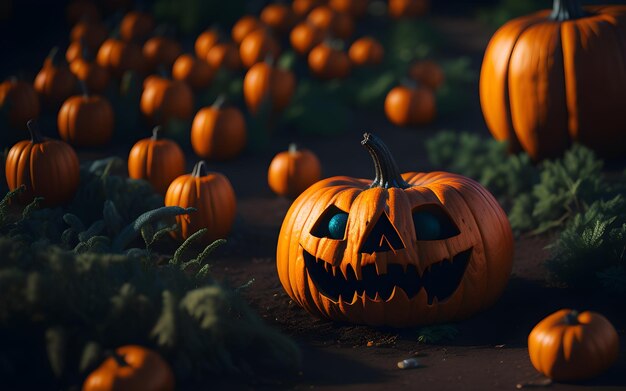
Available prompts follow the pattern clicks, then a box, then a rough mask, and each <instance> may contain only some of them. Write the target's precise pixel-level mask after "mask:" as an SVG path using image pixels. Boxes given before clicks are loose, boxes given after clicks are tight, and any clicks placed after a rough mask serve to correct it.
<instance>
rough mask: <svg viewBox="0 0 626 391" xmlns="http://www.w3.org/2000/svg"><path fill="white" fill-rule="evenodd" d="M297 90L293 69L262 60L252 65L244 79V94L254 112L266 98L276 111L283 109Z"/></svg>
mask: <svg viewBox="0 0 626 391" xmlns="http://www.w3.org/2000/svg"><path fill="white" fill-rule="evenodd" d="M295 90H296V78H295V76H294V75H293V73H292V72H291V71H288V70H285V69H280V68H275V67H272V66H271V65H269V64H267V63H265V62H260V63H257V64H255V65H254V66H252V68H250V69H249V70H248V72H247V73H246V76H245V77H244V79H243V96H244V99H245V101H246V105H247V106H248V109H249V110H250V112H252V113H253V114H256V113H257V111H258V110H259V109H260V108H261V105H262V104H264V103H265V100H266V99H269V104H270V105H271V109H272V111H274V112H278V111H281V110H283V109H284V108H285V107H287V106H288V105H289V102H291V97H292V96H293V94H294V92H295Z"/></svg>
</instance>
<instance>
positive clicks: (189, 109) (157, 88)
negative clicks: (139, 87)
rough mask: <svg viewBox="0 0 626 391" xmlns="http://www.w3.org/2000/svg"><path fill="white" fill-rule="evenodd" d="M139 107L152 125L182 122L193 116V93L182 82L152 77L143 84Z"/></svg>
mask: <svg viewBox="0 0 626 391" xmlns="http://www.w3.org/2000/svg"><path fill="white" fill-rule="evenodd" d="M139 107H140V109H141V112H142V113H143V114H144V115H145V116H146V117H148V118H149V119H150V120H151V121H152V122H153V123H165V122H167V121H169V120H170V119H173V118H177V119H183V120H184V119H187V118H190V117H191V115H192V114H193V92H192V91H191V88H190V87H189V86H188V85H187V84H186V83H185V82H183V81H179V80H170V79H167V78H164V77H160V76H155V75H152V76H149V77H147V78H146V80H145V81H144V83H143V92H142V93H141V100H140V102H139Z"/></svg>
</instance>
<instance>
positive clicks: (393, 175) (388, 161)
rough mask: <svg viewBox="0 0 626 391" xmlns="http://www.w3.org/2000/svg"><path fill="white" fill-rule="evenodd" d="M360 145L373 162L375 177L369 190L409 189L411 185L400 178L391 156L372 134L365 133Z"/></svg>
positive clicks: (380, 141) (387, 149)
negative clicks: (375, 188)
mask: <svg viewBox="0 0 626 391" xmlns="http://www.w3.org/2000/svg"><path fill="white" fill-rule="evenodd" d="M361 145H363V146H364V147H365V148H367V151H368V152H369V153H370V156H371V157H372V160H373V161H374V170H375V171H376V177H375V178H374V181H373V182H372V184H371V185H370V188H372V187H383V188H385V189H388V188H390V187H399V188H401V189H406V188H409V187H411V185H410V184H408V183H407V182H406V181H405V180H404V179H403V178H402V175H400V170H399V169H398V165H397V164H396V161H395V160H394V158H393V155H392V154H391V152H390V151H389V148H387V146H386V145H385V144H384V143H383V141H382V140H381V139H379V138H378V137H376V136H375V135H373V134H372V133H365V134H363V141H361Z"/></svg>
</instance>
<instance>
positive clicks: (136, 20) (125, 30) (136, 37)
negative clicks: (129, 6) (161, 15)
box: [120, 11, 155, 43]
mask: <svg viewBox="0 0 626 391" xmlns="http://www.w3.org/2000/svg"><path fill="white" fill-rule="evenodd" d="M154 25H155V22H154V18H153V17H152V15H150V14H148V13H145V12H139V11H131V12H129V13H127V14H126V15H124V18H123V19H122V21H121V23H120V37H121V38H122V39H123V40H124V41H126V42H137V43H141V42H143V41H144V40H145V39H146V38H148V37H149V36H150V34H152V31H153V30H154Z"/></svg>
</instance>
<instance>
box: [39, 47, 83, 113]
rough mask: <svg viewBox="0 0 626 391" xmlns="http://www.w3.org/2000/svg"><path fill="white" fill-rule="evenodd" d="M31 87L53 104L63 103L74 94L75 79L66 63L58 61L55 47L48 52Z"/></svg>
mask: <svg viewBox="0 0 626 391" xmlns="http://www.w3.org/2000/svg"><path fill="white" fill-rule="evenodd" d="M33 87H35V90H36V91H37V92H38V93H39V94H41V95H42V96H43V97H44V98H45V99H46V100H47V101H48V102H50V103H53V104H54V103H59V102H62V101H64V100H65V99H66V98H68V97H69V96H70V95H72V93H74V89H75V88H76V77H74V75H73V74H72V72H70V70H69V68H68V67H67V63H65V62H64V61H60V60H59V55H58V48H57V47H55V48H53V49H52V50H51V51H50V54H49V55H48V57H47V58H46V60H45V61H44V64H43V67H42V68H41V70H40V71H39V73H38V74H37V76H36V77H35V81H34V82H33Z"/></svg>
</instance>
